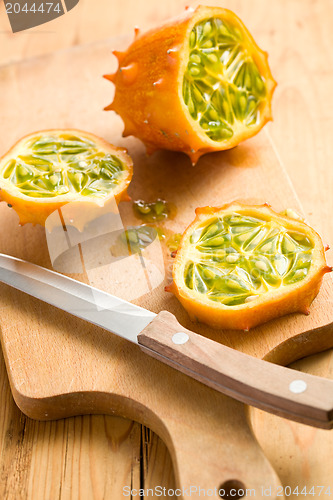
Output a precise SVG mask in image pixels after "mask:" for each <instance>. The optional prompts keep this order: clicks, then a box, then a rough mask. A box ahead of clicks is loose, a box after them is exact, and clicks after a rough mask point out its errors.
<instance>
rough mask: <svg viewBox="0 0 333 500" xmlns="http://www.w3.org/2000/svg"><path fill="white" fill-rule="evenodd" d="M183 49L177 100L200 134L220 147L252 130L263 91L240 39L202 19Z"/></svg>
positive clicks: (234, 31)
mask: <svg viewBox="0 0 333 500" xmlns="http://www.w3.org/2000/svg"><path fill="white" fill-rule="evenodd" d="M189 46H190V57H189V62H188V65H187V69H186V72H185V75H184V79H183V98H184V102H185V104H186V106H187V108H188V111H189V113H190V115H191V117H192V118H193V119H194V120H195V121H197V122H198V123H199V125H200V127H201V128H202V129H203V131H204V132H205V134H206V135H207V136H208V137H209V138H210V139H211V140H213V141H217V142H221V141H224V140H229V139H231V138H232V137H233V135H234V134H235V133H236V132H237V130H244V129H246V128H251V127H253V126H255V125H257V124H258V122H259V120H260V112H261V108H262V105H263V103H264V101H265V100H266V95H267V89H266V84H265V81H264V78H263V77H262V76H261V75H260V72H259V69H258V67H257V65H256V63H255V62H254V60H253V58H252V56H251V55H250V54H249V52H248V50H247V49H246V46H245V42H244V38H243V33H242V32H241V31H240V30H239V29H238V28H236V27H235V26H233V25H232V24H231V23H229V22H226V21H224V20H222V19H219V18H211V19H205V20H203V21H200V22H199V23H197V24H196V25H195V26H194V28H193V29H192V32H191V35H190V39H189Z"/></svg>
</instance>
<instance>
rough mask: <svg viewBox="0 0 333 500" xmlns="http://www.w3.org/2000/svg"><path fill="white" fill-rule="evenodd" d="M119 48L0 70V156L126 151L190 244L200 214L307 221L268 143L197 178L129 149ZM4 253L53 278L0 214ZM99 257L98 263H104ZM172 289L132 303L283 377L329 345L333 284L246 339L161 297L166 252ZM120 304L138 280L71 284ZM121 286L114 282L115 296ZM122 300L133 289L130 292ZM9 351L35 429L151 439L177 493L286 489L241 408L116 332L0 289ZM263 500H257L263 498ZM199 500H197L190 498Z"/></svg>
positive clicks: (209, 161) (137, 185)
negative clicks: (55, 142)
mask: <svg viewBox="0 0 333 500" xmlns="http://www.w3.org/2000/svg"><path fill="white" fill-rule="evenodd" d="M126 43H128V39H126V38H120V39H117V40H115V39H113V40H109V41H107V42H103V43H100V44H94V45H91V46H86V47H78V48H75V49H71V50H68V51H62V52H59V53H57V54H55V55H53V56H52V57H43V58H39V59H36V60H35V61H30V62H27V63H22V64H19V65H13V66H8V67H7V68H4V69H3V70H2V74H1V80H0V95H1V96H5V99H2V102H1V117H2V120H3V122H2V123H6V127H3V129H2V134H1V138H0V154H2V153H4V152H5V151H6V150H7V149H8V148H9V147H10V146H11V145H12V143H13V142H15V141H16V140H17V139H18V138H20V137H21V136H22V135H24V134H27V133H29V132H32V131H34V130H38V129H43V128H67V127H68V128H80V129H83V130H88V131H91V132H93V133H96V134H97V135H100V136H102V137H104V138H106V139H107V140H109V141H110V142H112V143H114V144H116V145H123V146H125V147H127V148H128V150H129V152H130V154H131V155H132V157H133V160H134V165H135V173H134V178H133V182H132V184H131V187H130V195H131V196H132V198H133V199H138V198H143V199H145V200H154V199H156V198H158V197H161V198H164V199H166V200H168V201H169V202H171V203H173V204H175V206H176V207H177V215H176V217H175V218H174V220H169V221H168V222H167V223H166V224H165V226H166V228H168V229H169V230H172V231H176V232H177V231H182V230H183V229H184V228H185V227H186V225H187V224H188V223H189V222H190V221H191V220H192V219H193V217H194V209H195V208H196V207H197V206H204V205H208V204H211V205H219V204H222V203H225V202H227V201H231V200H233V199H236V198H237V199H238V198H242V199H251V200H256V201H260V202H265V201H267V202H269V203H271V204H272V205H273V207H274V208H275V209H277V210H282V209H284V208H287V207H288V208H294V209H296V210H297V211H300V210H301V207H300V206H299V202H298V200H297V196H296V195H295V193H294V191H293V189H292V186H291V185H290V183H289V181H288V178H287V177H286V175H285V172H284V169H283V165H282V164H281V163H280V162H279V159H278V156H277V154H276V152H275V148H274V143H273V142H272V140H271V138H270V136H269V134H268V132H267V131H266V130H264V131H263V132H262V133H261V134H260V135H259V136H258V137H256V138H254V139H251V140H250V141H248V142H246V143H244V144H243V145H241V146H239V147H237V148H235V149H234V150H232V151H229V152H224V153H216V154H212V155H207V156H206V157H204V158H202V159H201V160H200V162H199V163H198V165H197V166H196V167H195V168H193V167H192V166H191V164H190V162H189V160H188V159H187V158H186V157H185V156H183V155H181V154H176V153H170V152H159V153H156V154H155V155H153V156H152V157H149V158H148V157H147V156H146V155H145V152H144V148H143V146H142V144H141V143H140V142H139V141H137V140H136V139H134V138H127V139H123V138H121V132H122V123H121V120H120V119H119V118H118V117H117V116H115V115H113V114H112V113H105V112H103V111H102V108H103V107H104V106H105V105H106V104H108V103H109V102H110V101H111V99H112V93H113V91H112V86H111V85H110V84H109V83H108V82H106V81H104V80H102V78H101V75H102V74H103V73H107V72H111V71H112V69H113V68H115V65H116V62H115V60H114V58H113V56H112V55H111V49H112V48H118V49H120V48H122V47H123V46H124V45H126ZM120 213H121V216H122V219H123V221H124V223H125V224H137V223H138V221H137V220H136V219H135V217H134V216H133V214H132V208H131V204H130V203H127V204H125V203H123V204H121V206H120ZM0 218H1V227H2V238H1V241H0V251H1V252H3V253H8V254H10V255H14V256H17V257H20V258H24V259H26V260H29V261H31V262H34V263H37V264H40V265H43V266H47V267H50V266H51V263H50V257H49V251H48V247H47V242H46V235H45V230H44V229H43V228H41V227H32V226H31V225H26V226H24V227H23V228H20V227H19V226H18V218H17V216H16V214H15V212H13V210H10V209H9V208H8V207H7V206H6V205H5V204H1V205H0ZM96 251H97V249H96ZM165 274H166V276H165V280H164V282H162V283H160V284H159V285H158V286H157V287H156V288H154V289H153V290H152V291H151V293H149V294H145V295H144V296H143V297H141V298H140V299H137V300H136V302H137V303H138V304H140V305H142V306H144V307H147V308H149V309H151V310H153V311H155V312H158V311H160V310H162V309H167V310H169V311H171V312H172V313H174V314H175V315H176V317H177V318H178V320H179V321H180V322H181V323H182V324H183V325H184V326H185V327H187V328H190V329H193V330H195V331H197V332H198V333H202V334H203V335H206V336H208V337H210V338H212V339H214V340H216V341H218V342H222V343H224V344H226V345H229V346H231V347H233V348H235V349H239V350H241V351H244V352H247V353H249V354H252V355H254V356H257V357H260V358H265V359H268V360H270V361H273V362H276V363H281V364H287V363H290V362H292V361H293V360H295V359H298V358H300V357H303V356H305V355H308V354H310V353H314V352H319V351H321V350H324V349H326V348H329V347H331V346H332V345H333V338H332V335H331V333H332V329H331V327H330V326H329V325H330V324H331V323H332V310H331V309H329V308H328V307H327V304H328V303H329V301H330V300H332V293H333V287H332V279H331V276H328V277H326V279H325V283H324V286H323V288H322V290H321V292H320V295H319V296H318V298H317V299H316V300H315V302H314V304H313V305H312V307H311V314H310V316H308V317H305V316H301V315H292V316H289V317H286V318H283V319H280V320H277V321H274V322H271V323H269V324H267V325H264V326H262V327H260V328H257V329H254V330H253V331H250V332H249V333H247V334H244V333H243V332H229V331H223V332H222V331H213V330H211V329H209V328H207V327H204V326H201V325H194V324H193V323H191V322H190V321H189V319H188V317H187V315H186V313H185V312H184V311H183V309H182V308H181V306H180V305H179V303H178V302H177V300H176V299H175V298H174V297H172V296H170V295H169V294H166V293H165V292H164V285H165V283H166V282H167V280H168V278H169V274H170V259H169V258H168V257H167V252H165ZM76 277H77V278H78V279H82V280H85V281H86V282H88V281H89V279H90V281H93V284H94V285H97V286H99V287H100V288H102V289H104V290H107V291H110V292H111V293H117V292H118V294H119V295H122V296H124V297H125V298H126V296H127V297H128V296H129V295H131V293H132V290H133V286H134V287H135V284H136V275H135V273H133V272H132V273H131V272H129V273H128V274H127V276H126V279H125V280H122V279H121V276H120V277H118V276H117V280H114V277H113V276H112V275H110V276H108V275H106V273H105V269H103V268H100V269H98V268H97V269H96V270H94V273H89V271H88V273H87V274H81V275H78V276H76ZM116 281H117V282H116ZM126 287H127V288H126ZM0 297H1V298H0V301H1V302H0V304H1V308H2V309H1V318H0V323H1V334H2V335H1V337H2V339H1V340H2V346H3V351H4V355H5V359H6V364H7V370H8V374H9V378H10V382H11V387H12V391H13V395H14V398H15V400H16V402H17V404H18V405H19V407H20V408H21V409H22V411H23V412H24V413H26V414H27V415H28V416H30V417H32V418H37V419H53V418H61V417H65V416H69V415H77V414H84V413H101V412H103V413H110V414H113V413H117V414H120V415H124V416H127V417H129V418H132V419H134V420H138V421H140V422H143V423H145V424H147V425H149V426H150V427H151V428H153V429H154V430H155V431H156V432H157V433H158V434H159V435H160V436H161V437H162V438H163V439H164V441H165V442H166V443H167V445H168V447H169V450H170V452H171V455H172V458H173V462H174V467H175V473H176V479H177V482H178V484H179V485H181V486H183V487H188V486H190V485H200V486H201V487H202V488H214V487H219V486H220V485H223V484H224V483H225V482H226V481H230V480H234V481H239V482H240V484H242V485H244V486H245V487H246V488H255V489H256V491H257V492H258V495H259V492H260V491H261V487H264V488H265V486H266V485H267V487H269V486H272V487H273V491H275V487H276V486H277V485H278V484H279V479H278V477H277V476H276V474H275V471H274V470H273V469H272V467H271V466H270V464H269V463H268V461H267V459H266V458H265V456H264V455H263V453H262V451H261V449H260V448H259V446H258V444H257V442H256V440H255V438H254V436H253V435H252V432H251V430H250V427H249V424H248V421H247V413H246V409H245V407H244V406H243V405H242V404H240V403H237V402H236V401H233V400H231V399H230V398H227V397H225V396H223V395H221V394H219V393H216V392H214V391H213V390H211V389H208V388H207V387H204V386H203V385H201V384H199V383H197V382H195V381H193V380H191V379H189V378H187V377H186V376H184V375H182V374H180V373H178V372H176V371H174V370H172V369H171V368H169V367H167V366H164V365H162V364H160V363H159V362H157V361H155V360H153V359H150V358H148V357H147V356H145V355H144V354H143V353H142V352H141V351H140V350H139V349H138V348H137V347H136V346H133V345H130V344H128V343H126V342H125V341H123V340H122V339H119V338H117V337H115V336H113V335H111V334H109V333H108V332H105V331H103V330H101V329H98V328H96V327H93V326H91V325H88V324H86V323H84V322H83V321H80V320H78V319H76V318H73V317H71V316H69V315H67V314H65V313H61V312H59V311H58V310H56V309H55V308H52V307H51V306H48V305H46V304H43V303H41V302H39V301H38V300H35V299H33V298H31V297H28V296H26V295H24V294H22V293H20V292H17V291H15V290H13V289H11V288H9V287H6V286H1V288H0ZM257 497H259V496H257ZM193 498H194V497H193ZM216 498H218V497H216Z"/></svg>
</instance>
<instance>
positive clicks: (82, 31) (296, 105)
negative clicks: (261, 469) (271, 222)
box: [0, 0, 333, 500]
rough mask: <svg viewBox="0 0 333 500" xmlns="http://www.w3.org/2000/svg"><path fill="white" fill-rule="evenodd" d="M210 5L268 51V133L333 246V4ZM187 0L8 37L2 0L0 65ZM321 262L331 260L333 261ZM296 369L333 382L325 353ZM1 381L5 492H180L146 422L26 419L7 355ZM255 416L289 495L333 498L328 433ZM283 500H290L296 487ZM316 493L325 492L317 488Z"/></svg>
mask: <svg viewBox="0 0 333 500" xmlns="http://www.w3.org/2000/svg"><path fill="white" fill-rule="evenodd" d="M202 3H207V4H209V3H211V4H212V3H213V2H202ZM214 3H215V4H216V5H221V6H224V7H228V8H230V9H232V10H234V11H235V12H236V13H237V14H238V15H239V16H240V17H241V18H242V20H243V21H244V22H245V23H246V25H247V26H248V28H249V29H250V31H251V32H252V33H253V34H254V36H255V38H256V40H257V42H258V43H259V45H260V46H261V47H262V48H264V49H266V50H268V52H269V54H270V65H271V68H272V72H273V74H274V76H275V78H276V79H277V80H278V83H279V86H278V89H277V91H276V95H275V99H274V106H273V114H274V118H275V120H274V123H272V124H269V129H270V134H271V136H272V138H273V141H274V144H275V146H276V149H277V151H278V152H279V155H280V160H281V162H282V163H283V164H284V165H285V167H286V168H287V170H288V173H289V175H290V177H291V179H292V182H293V183H294V186H295V189H296V192H297V194H298V196H299V198H300V199H301V201H302V204H303V206H304V208H305V212H306V215H307V216H308V217H309V220H311V223H312V225H314V227H316V229H317V230H318V231H319V232H320V233H321V234H322V236H323V237H324V239H325V241H328V242H329V241H330V242H331V246H333V217H332V215H331V214H332V213H333V197H332V195H331V192H332V189H333V169H332V166H331V165H332V163H333V149H332V130H333V92H332V89H333V51H332V47H333V30H332V25H333V2H332V0H270V1H269V2H268V1H267V0H266V1H265V0H225V1H224V2H221V1H218V0H215V2H214ZM192 4H193V2H192V1H191V0H159V1H155V0H121V2H112V1H110V0H98V1H97V0H95V1H94V0H80V2H79V4H78V6H77V7H75V8H74V9H73V10H72V11H71V12H69V13H68V14H66V15H65V16H63V17H61V18H58V19H56V20H54V21H52V22H50V23H48V24H46V25H44V26H40V27H38V28H34V29H31V30H27V31H25V32H21V33H18V34H15V35H14V34H12V33H11V30H10V25H9V21H8V19H7V16H6V13H5V9H4V5H3V3H2V2H1V1H0V72H1V66H3V65H7V64H9V63H13V62H16V61H21V60H23V59H28V58H33V57H38V56H39V55H41V54H46V53H51V52H53V51H56V50H59V49H65V48H67V47H70V46H72V45H76V44H85V43H92V42H94V41H97V40H101V39H104V38H108V37H112V36H115V35H119V34H128V33H130V32H132V30H133V26H135V25H138V26H139V27H140V28H143V29H146V28H149V27H151V26H154V25H156V24H158V23H159V22H160V21H162V20H164V19H166V18H168V17H171V16H174V15H176V14H178V13H179V12H181V11H182V9H183V8H184V6H185V5H192ZM2 98H5V96H0V126H1V127H4V126H6V124H5V123H3V122H2V120H1V99H2ZM92 98H93V96H92ZM282 103H283V106H282ZM286 104H287V105H286ZM2 153H3V152H0V154H2ZM1 237H5V235H1ZM328 259H329V262H330V264H331V265H332V264H333V257H332V256H329V257H328ZM332 305H333V304H328V307H332ZM293 366H294V368H296V369H298V370H302V371H306V372H310V373H313V374H316V375H321V376H326V377H330V378H333V356H332V351H326V352H325V353H322V354H320V355H316V356H312V357H309V358H307V359H303V360H301V361H299V362H297V363H294V365H293ZM0 383H1V393H0V398H1V399H0V446H1V462H0V463H1V476H0V477H1V480H0V498H1V499H10V500H12V499H13V500H14V499H15V500H19V499H32V500H46V499H47V500H48V499H50V500H51V499H52V500H53V499H61V500H69V499H71V500H74V499H80V500H90V499H94V500H95V499H98V500H99V499H107V500H109V499H110V500H118V499H121V498H123V495H122V488H123V486H124V485H132V487H133V488H140V487H143V486H144V487H145V488H153V487H154V486H155V485H160V486H162V487H165V488H167V489H168V488H175V482H174V475H173V469H172V464H171V460H170V456H169V453H168V451H167V449H166V447H165V445H164V444H163V442H162V441H161V440H160V439H159V438H158V437H157V436H156V435H154V434H153V433H152V432H151V431H150V430H149V429H147V428H145V427H143V426H141V425H140V424H139V423H135V422H131V421H129V420H125V419H122V418H118V417H110V416H84V417H75V418H69V419H66V420H59V421H56V422H36V421H33V420H30V419H28V418H27V417H25V416H24V415H23V414H22V413H21V412H20V411H19V410H18V409H17V407H16V406H15V403H14V401H13V399H12V396H11V393H10V388H9V384H8V379H7V374H6V369H5V365H4V361H3V358H2V356H1V358H0ZM250 418H251V420H252V425H253V429H254V432H255V434H256V435H257V438H258V440H259V442H260V444H261V445H262V447H263V449H264V451H265V453H266V455H267V457H268V458H269V460H270V461H271V463H272V465H273V466H274V467H275V469H276V471H277V473H278V475H279V477H280V479H281V481H282V483H283V484H284V485H285V486H290V487H291V490H292V491H293V490H294V489H295V488H296V487H297V486H298V488H299V491H301V489H302V488H303V487H304V486H307V487H308V489H310V488H311V486H315V487H316V488H317V486H325V487H328V486H330V487H331V495H333V470H332V463H333V460H332V445H333V432H332V431H331V432H329V431H321V430H317V429H313V428H310V427H306V426H303V425H300V424H295V423H290V422H289V421H286V420H283V419H281V418H278V417H274V416H272V415H267V414H265V413H263V412H260V411H257V410H255V411H254V410H250ZM193 452H194V453H195V450H193ZM315 491H316V493H315V495H314V496H312V495H310V498H319V489H318V488H317V489H316V490H315ZM288 493H289V490H288V489H287V490H286V494H288ZM168 497H169V498H173V497H171V496H168ZM301 497H302V496H301ZM137 498H138V497H137ZM257 498H258V496H257ZM289 498H293V499H296V498H297V493H296V492H294V493H293V494H291V495H290V496H289ZM303 498H305V497H304V496H303ZM320 498H324V499H328V498H330V496H329V495H327V494H326V495H325V494H324V493H322V494H321V495H320Z"/></svg>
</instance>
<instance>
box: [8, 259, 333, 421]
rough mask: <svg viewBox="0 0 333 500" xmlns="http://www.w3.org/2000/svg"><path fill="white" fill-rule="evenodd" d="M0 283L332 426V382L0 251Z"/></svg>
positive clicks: (225, 389) (213, 382) (270, 407)
mask: <svg viewBox="0 0 333 500" xmlns="http://www.w3.org/2000/svg"><path fill="white" fill-rule="evenodd" d="M0 281H2V282H3V283H6V284H7V285H10V286H12V287H14V288H17V289H18V290H21V291H23V292H25V293H28V294H29V295H32V296H33V297H37V298H38V299H40V300H42V301H44V302H47V303H49V304H51V305H53V306H55V307H58V308H59V309H62V310H64V311H66V312H68V313H70V314H73V315H74V316H77V317H79V318H82V319H84V320H86V321H89V322H90V323H93V324H95V325H97V326H100V327H102V328H104V329H106V330H109V331H110V332H112V333H114V334H116V335H119V336H121V337H123V338H124V339H126V340H129V341H131V342H134V343H136V344H138V345H139V347H140V348H141V349H142V350H143V351H144V352H145V353H147V354H149V355H151V356H153V357H154V358H156V359H158V360H160V361H162V362H164V363H166V364H168V365H170V366H172V367H173V368H175V369H177V370H179V371H181V372H183V373H185V374H187V375H189V376H190V377H192V378H194V379H196V380H198V381H200V382H202V383H203V384H206V385H207V386H209V387H212V388H214V389H216V390H218V391H220V392H222V393H224V394H226V395H228V396H231V397H233V398H235V399H237V400H239V401H242V402H243V403H246V404H249V405H252V406H255V407H257V408H260V409H262V410H265V411H268V412H270V413H274V414H276V415H279V416H282V417H285V418H289V419H291V420H295V421H297V422H302V423H304V424H308V425H312V426H314V427H320V428H325V429H330V428H332V427H333V381H331V380H326V379H323V378H321V377H315V376H313V375H308V374H304V373H298V372H296V371H294V370H292V369H289V368H284V367H281V366H278V365H274V364H272V363H269V362H266V361H262V360H258V359H256V358H254V357H252V356H249V355H247V354H244V353H241V352H238V351H236V350H234V349H231V348H229V347H226V346H224V345H222V344H219V343H217V342H214V341H212V340H210V339H207V338H205V337H203V336H202V335H198V334H196V333H194V332H192V331H190V330H186V329H185V328H183V327H182V326H181V325H180V324H179V323H178V321H177V320H176V318H175V317H174V316H173V315H172V314H171V313H169V312H167V311H162V312H160V313H159V314H155V313H153V312H150V311H148V310H146V309H144V308H142V307H139V306H137V305H134V304H131V303H130V302H127V301H125V300H122V299H119V298H117V297H114V296H112V295H110V294H108V293H106V292H103V291H101V290H98V289H97V288H94V287H91V286H89V285H86V284H84V283H81V282H79V281H76V280H74V279H72V278H69V277H67V276H64V275H62V274H59V273H56V272H54V271H51V270H49V269H44V268H42V267H40V266H37V265H35V264H31V263H29V262H26V261H24V260H21V259H17V258H15V257H11V256H8V255H4V254H0Z"/></svg>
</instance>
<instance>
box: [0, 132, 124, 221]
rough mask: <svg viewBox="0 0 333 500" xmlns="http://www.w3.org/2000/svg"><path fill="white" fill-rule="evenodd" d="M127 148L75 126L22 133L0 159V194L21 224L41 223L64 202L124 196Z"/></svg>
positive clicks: (101, 199) (99, 200)
mask: <svg viewBox="0 0 333 500" xmlns="http://www.w3.org/2000/svg"><path fill="white" fill-rule="evenodd" d="M132 165H133V164H132V160H131V158H130V157H129V156H128V155H127V153H126V150H124V149H121V148H116V147H115V146H112V144H110V143H108V142H106V141H104V140H103V139H101V138H99V137H97V136H95V135H93V134H90V133H87V132H82V131H79V130H44V131H40V132H36V133H34V134H31V135H28V136H26V137H24V138H23V139H21V140H20V141H19V142H17V143H16V144H15V146H13V147H12V149H11V150H10V151H9V152H8V153H7V154H6V155H5V156H4V157H3V158H2V159H1V160H0V186H1V191H0V200H1V201H6V202H7V203H8V205H9V206H10V207H13V208H14V209H15V210H16V212H17V213H18V215H19V217H20V224H25V223H27V222H32V223H33V224H42V225H44V224H45V220H46V218H47V217H48V216H49V215H50V214H51V213H52V212H53V211H54V210H56V209H58V208H59V207H61V206H62V205H65V204H66V203H69V202H85V203H86V202H91V203H93V204H96V205H100V206H104V204H105V203H106V202H107V201H108V200H110V199H111V198H112V199H113V198H115V199H116V201H117V202H119V201H121V200H122V199H126V197H127V195H126V190H127V187H128V185H129V183H130V181H131V178H132Z"/></svg>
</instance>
